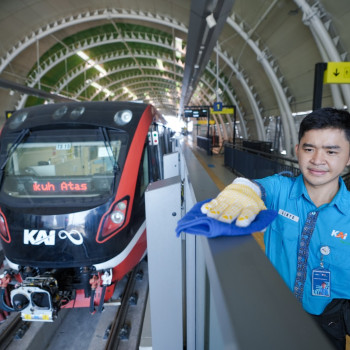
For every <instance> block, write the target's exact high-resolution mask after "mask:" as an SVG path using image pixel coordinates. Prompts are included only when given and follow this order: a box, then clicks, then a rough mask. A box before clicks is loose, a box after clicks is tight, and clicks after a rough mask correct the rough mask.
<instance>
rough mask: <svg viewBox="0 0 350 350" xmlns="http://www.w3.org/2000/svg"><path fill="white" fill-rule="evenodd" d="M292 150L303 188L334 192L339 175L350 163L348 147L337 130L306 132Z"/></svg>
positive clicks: (343, 137)
mask: <svg viewBox="0 0 350 350" xmlns="http://www.w3.org/2000/svg"><path fill="white" fill-rule="evenodd" d="M295 151H296V155H297V157H298V161H299V167H300V170H301V172H302V174H303V176H304V181H305V185H306V187H312V188H320V187H324V186H330V187H329V188H330V189H334V188H335V187H337V186H338V177H339V175H340V174H341V173H342V171H343V170H344V168H345V166H347V165H349V164H350V144H349V141H347V139H346V136H345V132H344V131H343V130H340V129H333V128H328V129H318V130H316V129H315V130H310V131H307V132H306V133H305V134H304V136H303V137H302V138H301V140H300V143H299V145H297V146H295ZM333 186H334V187H333Z"/></svg>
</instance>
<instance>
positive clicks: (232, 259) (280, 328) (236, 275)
mask: <svg viewBox="0 0 350 350" xmlns="http://www.w3.org/2000/svg"><path fill="white" fill-rule="evenodd" d="M179 159H180V163H179V167H178V168H179V169H180V173H179V175H178V176H174V177H171V178H168V179H166V180H162V181H161V182H159V183H155V184H151V185H150V187H149V188H148V189H147V191H146V219H147V235H148V244H149V245H148V260H149V276H150V301H151V321H152V348H153V349H154V350H163V349H167V350H168V349H170V350H171V349H184V348H186V349H188V350H203V349H209V350H211V349H212V350H220V349H230V350H235V349H237V350H254V349H266V350H267V349H268V350H274V349H276V350H277V349H278V350H280V349H284V350H289V349H291V350H295V349H299V350H310V349H324V350H326V349H327V350H329V349H331V346H330V345H329V343H328V340H327V339H326V338H325V337H324V335H323V334H322V333H321V331H320V330H319V329H318V328H317V326H316V325H315V324H314V323H313V321H312V320H311V319H310V317H309V316H308V315H307V314H306V313H305V312H304V310H303V309H302V307H301V305H300V304H299V303H298V302H297V300H296V299H295V298H294V296H293V295H292V293H291V292H290V291H289V289H288V288H287V286H286V285H285V284H284V282H283V281H282V279H281V278H280V276H279V275H278V273H277V272H276V270H275V269H274V268H273V266H272V265H271V263H270V262H269V260H268V259H267V258H266V256H265V255H264V253H263V252H262V251H261V249H260V247H259V246H258V244H257V243H256V241H255V240H254V238H253V237H252V236H251V235H248V236H241V237H219V238H214V239H207V238H205V237H203V236H197V235H190V234H186V233H182V237H181V238H176V237H175V232H174V229H175V226H176V222H177V220H178V219H180V217H179V212H181V213H182V214H181V215H183V214H184V213H185V212H187V211H189V210H190V209H191V208H192V206H193V205H194V204H195V203H196V202H198V201H202V200H204V199H207V198H213V197H215V196H216V195H217V193H218V189H217V187H216V185H215V184H214V183H213V181H212V180H211V179H210V177H209V175H208V174H207V173H206V172H205V170H204V169H203V168H202V166H201V165H200V164H199V162H198V161H197V159H196V158H195V156H194V155H193V153H192V152H191V150H190V149H189V148H182V149H180V150H179ZM179 192H180V193H181V194H182V195H180V193H179ZM150 206H151V207H152V209H150Z"/></svg>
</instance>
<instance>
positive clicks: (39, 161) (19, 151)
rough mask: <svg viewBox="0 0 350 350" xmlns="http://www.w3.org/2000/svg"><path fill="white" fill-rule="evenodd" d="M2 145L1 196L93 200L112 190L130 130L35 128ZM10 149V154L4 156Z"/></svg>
mask: <svg viewBox="0 0 350 350" xmlns="http://www.w3.org/2000/svg"><path fill="white" fill-rule="evenodd" d="M14 140H15V138H13V139H12V140H10V139H7V138H5V140H4V142H5V144H4V143H3V144H2V148H1V149H2V159H3V164H6V166H5V168H4V173H3V181H2V188H1V192H2V194H6V195H8V196H10V197H14V198H32V199H33V198H38V197H40V198H44V197H46V198H59V197H69V196H72V197H73V196H74V197H75V198H76V197H77V196H78V197H80V198H81V197H85V198H94V197H99V198H101V197H106V196H109V195H111V194H112V193H113V191H114V187H115V185H116V181H117V177H118V176H117V175H118V174H119V173H120V171H121V169H122V167H123V163H124V160H125V156H126V148H127V134H126V133H125V132H118V131H115V130H106V129H104V128H97V129H91V130H90V129H86V130H80V129H79V130H45V132H43V131H36V132H31V133H30V134H29V136H27V137H24V138H23V139H22V140H21V142H19V143H18V144H16V141H14ZM5 153H6V154H5Z"/></svg>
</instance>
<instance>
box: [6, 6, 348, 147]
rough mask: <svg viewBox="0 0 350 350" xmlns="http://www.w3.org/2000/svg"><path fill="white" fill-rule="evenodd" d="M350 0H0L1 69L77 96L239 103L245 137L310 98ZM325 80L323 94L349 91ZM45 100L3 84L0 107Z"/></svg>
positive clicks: (344, 27) (342, 45) (289, 132)
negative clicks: (318, 65) (317, 70)
mask: <svg viewBox="0 0 350 350" xmlns="http://www.w3.org/2000/svg"><path fill="white" fill-rule="evenodd" d="M349 23H350V2H349V1H347V0H338V1H333V0H322V1H317V0H316V1H315V0H294V1H292V0H221V1H220V0H192V1H189V0H142V1H141V0H98V1H97V0H74V1H73V0H60V1H56V0H26V1H21V0H2V1H1V2H0V28H1V30H0V79H5V80H6V81H12V82H15V83H19V84H22V85H26V86H28V87H33V88H38V89H41V90H44V91H48V92H52V93H55V94H60V95H64V96H66V97H69V98H72V99H75V100H105V99H109V100H142V101H144V102H150V103H152V104H154V105H155V106H156V107H157V108H158V109H159V110H160V112H162V113H163V114H171V115H179V114H181V113H182V110H183V108H184V107H185V106H186V105H198V106H200V105H213V103H214V102H215V101H221V102H222V103H223V105H235V106H236V107H237V113H238V118H239V120H240V122H241V123H243V124H244V125H245V128H244V130H245V133H246V136H247V137H252V138H254V139H264V131H263V129H264V123H266V120H267V119H268V118H271V117H274V116H280V117H281V120H282V124H283V128H284V133H285V136H286V137H287V138H288V141H287V143H288V142H289V143H290V144H294V143H295V141H296V133H295V130H294V129H295V125H294V122H293V117H292V115H293V113H297V112H303V111H307V110H310V109H311V108H312V101H313V88H314V87H313V84H314V72H315V65H316V63H318V62H329V61H348V60H349V56H348V51H349V47H350V35H349ZM349 91H350V90H349V88H348V85H344V84H342V85H338V84H337V85H325V86H324V91H323V102H322V103H323V105H324V106H335V107H340V108H342V107H343V106H344V105H346V106H347V105H349V103H350V93H349ZM37 103H43V100H42V99H40V98H38V97H33V96H29V97H28V96H27V95H22V94H20V93H19V92H16V91H15V92H14V93H13V92H12V91H11V93H10V94H9V91H8V90H6V89H0V107H1V109H2V114H1V118H4V113H3V111H5V110H13V109H17V108H21V107H23V106H27V105H32V104H37Z"/></svg>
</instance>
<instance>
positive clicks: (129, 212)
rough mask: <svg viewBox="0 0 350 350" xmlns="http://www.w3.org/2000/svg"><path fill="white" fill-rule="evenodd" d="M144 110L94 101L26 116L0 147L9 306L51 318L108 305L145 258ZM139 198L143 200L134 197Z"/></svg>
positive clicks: (16, 118)
mask: <svg viewBox="0 0 350 350" xmlns="http://www.w3.org/2000/svg"><path fill="white" fill-rule="evenodd" d="M155 117H156V110H155V109H154V107H152V106H150V105H145V104H136V103H135V104H133V103H127V102H124V103H118V102H87V103H73V102H72V103H67V104H53V105H45V106H37V107H30V108H26V109H23V110H20V111H18V112H16V113H14V114H13V116H12V117H11V118H10V119H9V120H7V122H6V123H5V125H4V127H3V130H2V133H1V140H0V141H1V149H0V152H1V153H0V166H1V167H0V181H1V182H0V184H1V188H0V236H1V239H2V246H3V250H4V252H5V256H6V261H7V264H8V267H9V269H8V270H7V271H6V272H5V274H3V275H2V276H1V280H0V286H1V298H0V303H1V304H0V309H3V310H5V311H18V312H21V314H22V319H24V320H31V321H35V320H39V321H52V320H54V319H55V317H56V316H57V312H58V310H59V309H60V308H67V307H90V309H91V311H93V310H94V308H95V306H97V305H99V307H100V308H101V306H102V305H103V302H104V301H105V300H108V299H109V298H110V297H111V296H112V294H113V291H114V288H115V284H116V281H117V280H120V279H121V278H122V277H123V276H124V275H125V274H126V273H127V272H129V271H130V270H131V269H132V268H133V267H134V266H135V265H136V264H137V263H138V262H139V261H140V259H141V258H142V257H143V255H144V254H145V251H146V230H145V217H144V201H142V191H144V190H145V187H146V185H147V181H149V175H148V173H147V171H148V170H147V169H146V168H147V164H148V163H147V162H148V157H149V155H148V154H147V152H145V149H147V147H146V144H147V142H146V140H147V134H148V132H149V127H150V126H152V125H153V122H154V118H155ZM135 196H136V197H137V200H135Z"/></svg>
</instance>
